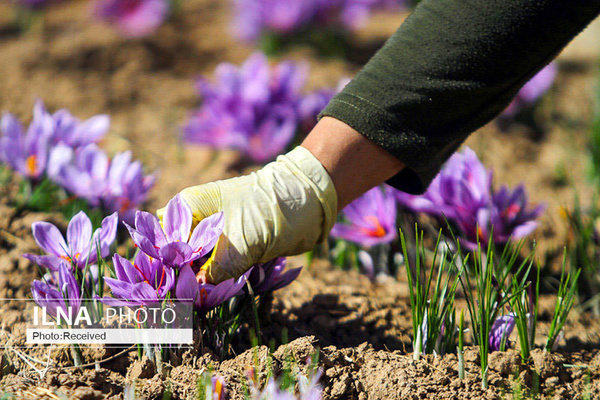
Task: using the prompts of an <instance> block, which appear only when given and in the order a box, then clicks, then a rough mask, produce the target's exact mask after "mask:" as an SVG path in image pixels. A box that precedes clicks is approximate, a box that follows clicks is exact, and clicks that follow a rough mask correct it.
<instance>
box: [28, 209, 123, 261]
mask: <svg viewBox="0 0 600 400" xmlns="http://www.w3.org/2000/svg"><path fill="white" fill-rule="evenodd" d="M117 222H118V219H117V214H116V213H114V214H112V215H109V216H108V217H106V218H104V220H102V226H101V227H100V228H98V229H96V231H95V232H93V233H92V222H91V221H90V219H89V218H88V216H87V215H86V214H85V213H84V212H83V211H80V212H79V213H77V215H75V216H74V217H73V218H72V219H71V221H69V225H68V227H67V240H66V241H65V239H64V238H63V236H62V234H61V233H60V231H59V230H58V228H57V227H56V226H54V225H53V224H51V223H49V222H45V221H41V222H34V223H33V224H32V230H33V237H34V238H35V241H36V243H37V244H38V246H40V247H41V248H42V249H44V250H45V251H46V252H47V253H49V255H45V256H37V255H33V254H25V255H24V257H25V258H27V259H29V260H31V261H32V262H35V263H36V264H38V265H41V266H43V267H46V268H48V269H50V270H54V271H56V270H59V269H60V266H61V265H62V262H60V261H61V260H60V259H63V260H66V261H68V262H69V263H71V264H73V265H74V266H76V267H77V268H79V269H84V268H86V266H87V267H89V266H91V265H92V264H95V263H96V262H98V250H99V251H100V256H101V257H106V256H108V253H109V248H110V245H111V244H112V242H113V241H114V240H115V237H116V235H117Z"/></svg>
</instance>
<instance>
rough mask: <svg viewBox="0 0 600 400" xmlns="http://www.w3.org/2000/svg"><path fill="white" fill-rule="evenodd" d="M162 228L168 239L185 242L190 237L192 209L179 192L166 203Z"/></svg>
mask: <svg viewBox="0 0 600 400" xmlns="http://www.w3.org/2000/svg"><path fill="white" fill-rule="evenodd" d="M163 228H164V231H165V234H166V236H167V238H168V239H169V240H170V241H183V242H187V240H188V238H189V237H190V230H191V229H192V210H191V209H190V207H189V206H188V205H187V203H186V202H185V200H183V199H182V198H181V196H180V195H179V194H178V195H176V196H175V197H173V198H172V199H171V200H170V201H169V203H167V207H166V209H165V216H164V217H163Z"/></svg>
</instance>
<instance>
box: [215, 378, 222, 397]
mask: <svg viewBox="0 0 600 400" xmlns="http://www.w3.org/2000/svg"><path fill="white" fill-rule="evenodd" d="M222 392H223V384H222V383H221V380H220V379H217V381H216V382H215V393H216V394H217V396H218V398H219V399H220V398H221V393H222Z"/></svg>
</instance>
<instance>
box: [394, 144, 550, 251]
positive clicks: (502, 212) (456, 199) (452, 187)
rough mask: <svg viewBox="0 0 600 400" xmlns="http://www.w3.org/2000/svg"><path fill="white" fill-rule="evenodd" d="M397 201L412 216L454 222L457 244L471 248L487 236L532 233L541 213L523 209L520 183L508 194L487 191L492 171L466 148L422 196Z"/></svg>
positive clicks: (497, 238) (400, 196)
mask: <svg viewBox="0 0 600 400" xmlns="http://www.w3.org/2000/svg"><path fill="white" fill-rule="evenodd" d="M396 199H397V201H398V203H399V204H400V205H401V206H402V207H404V208H406V209H408V210H410V211H412V212H416V213H425V214H428V215H431V216H433V217H437V218H438V219H439V220H440V221H443V220H444V219H447V220H448V221H449V222H451V223H453V224H454V225H455V226H456V227H457V228H458V232H457V233H458V236H460V238H461V239H462V240H461V243H463V244H464V245H465V247H466V248H468V249H471V250H473V249H475V248H477V243H478V242H479V243H481V244H482V245H483V246H486V245H487V243H488V240H489V239H490V237H491V239H492V242H493V243H495V244H505V243H507V242H508V241H509V240H510V239H511V238H512V239H519V238H522V237H525V236H527V235H529V234H531V233H532V232H533V231H534V230H535V228H536V227H537V221H536V219H537V218H538V217H539V216H540V215H541V214H542V212H543V211H544V209H545V206H544V205H543V204H542V205H538V206H535V207H531V206H529V205H528V203H527V196H526V194H525V188H524V186H523V185H520V186H518V187H517V188H516V189H515V190H514V191H512V192H511V190H510V189H508V188H507V187H506V186H503V187H501V188H500V189H499V190H497V191H495V190H494V189H492V171H491V170H487V169H486V168H485V167H484V166H483V164H482V163H481V161H479V159H478V158H477V155H476V154H475V152H473V150H471V149H469V148H468V147H467V148H465V150H464V151H463V152H462V153H456V154H454V155H453V156H452V157H450V159H449V160H448V162H447V163H446V164H445V165H444V167H443V168H442V170H441V171H440V173H439V174H438V176H436V178H435V179H434V180H433V182H432V183H431V185H430V186H429V188H428V189H427V191H426V192H425V193H424V194H423V195H420V196H415V195H410V194H406V193H402V192H399V191H397V192H396Z"/></svg>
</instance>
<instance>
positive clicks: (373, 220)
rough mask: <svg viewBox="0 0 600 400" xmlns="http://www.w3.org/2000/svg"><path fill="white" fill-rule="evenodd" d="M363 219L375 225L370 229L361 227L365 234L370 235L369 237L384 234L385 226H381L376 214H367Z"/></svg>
mask: <svg viewBox="0 0 600 400" xmlns="http://www.w3.org/2000/svg"><path fill="white" fill-rule="evenodd" d="M365 219H366V220H367V221H369V222H370V223H371V224H373V225H374V226H375V228H372V229H367V228H362V231H363V232H364V233H365V234H366V235H367V236H371V237H383V236H385V228H384V227H383V226H381V222H379V219H378V218H377V217H376V216H374V215H367V216H366V217H365Z"/></svg>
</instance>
